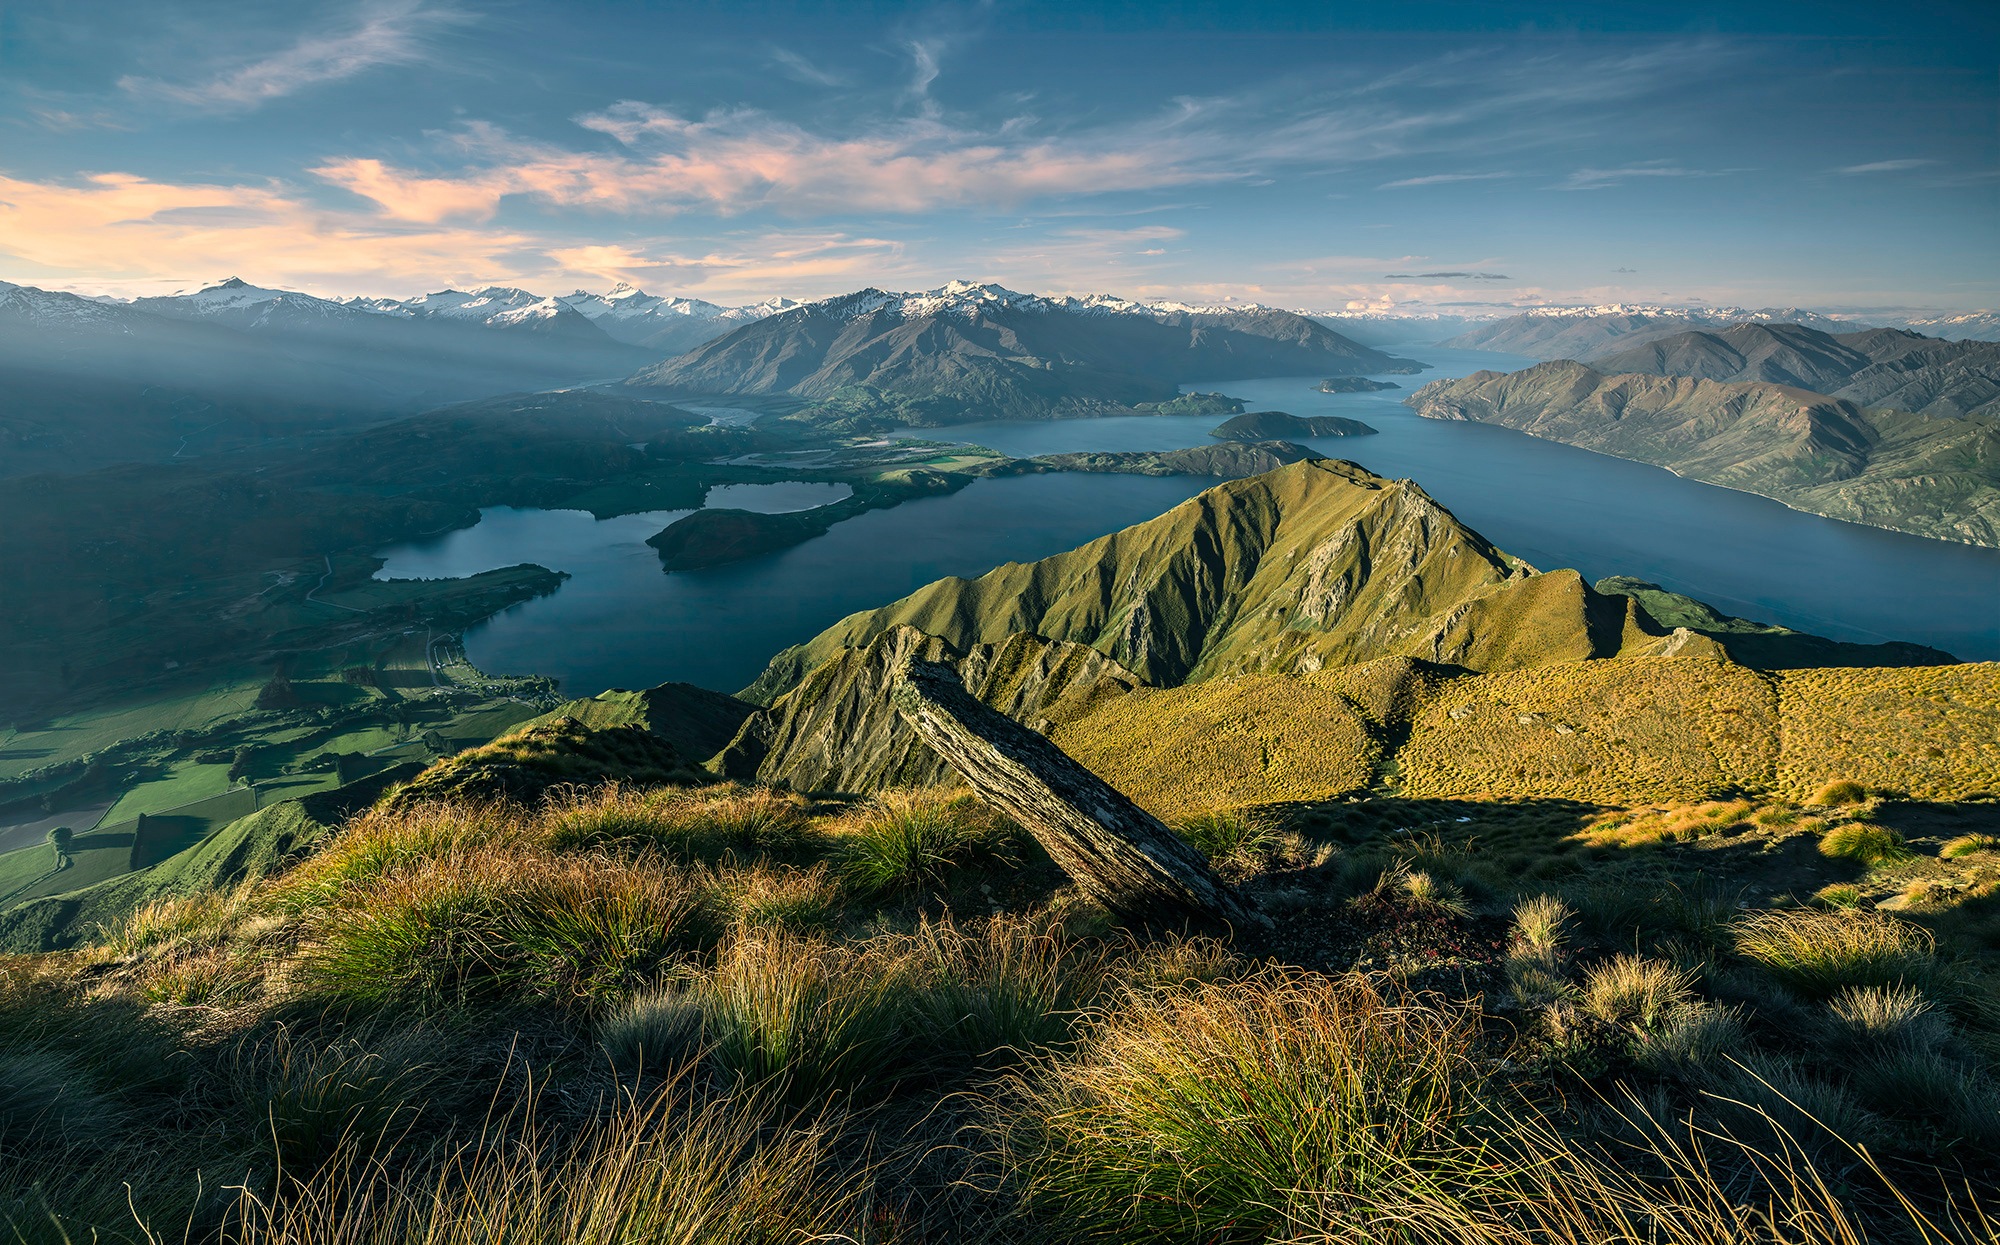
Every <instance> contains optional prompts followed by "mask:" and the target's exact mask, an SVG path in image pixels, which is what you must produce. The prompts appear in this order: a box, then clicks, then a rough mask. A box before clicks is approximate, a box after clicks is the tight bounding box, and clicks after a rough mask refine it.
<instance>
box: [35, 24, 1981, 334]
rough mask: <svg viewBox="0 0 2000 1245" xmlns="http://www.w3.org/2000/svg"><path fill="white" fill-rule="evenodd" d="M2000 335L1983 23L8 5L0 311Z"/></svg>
mask: <svg viewBox="0 0 2000 1245" xmlns="http://www.w3.org/2000/svg"><path fill="white" fill-rule="evenodd" d="M231 275H236V276H241V277H243V278H244V279H246V280H249V281H252V282H254V283H257V284H263V285H275V286H282V287H285V288H291V289H302V290H306V291H308V292H311V293H315V294H321V295H327V296H338V295H350V294H362V295H372V296H407V295H411V294H415V293H419V292H424V291H429V290H437V289H443V288H447V287H458V288H472V287H477V286H483V285H490V284H501V285H519V286H524V287H526V288H529V289H533V290H537V291H540V292H544V293H567V292H569V291H570V290H572V289H578V288H584V289H593V290H602V289H605V288H607V287H609V286H611V285H612V284H614V283H615V282H619V281H628V282H631V283H633V284H635V285H638V286H641V287H643V288H645V289H647V290H649V291H651V292H653V293H660V294H678V295H685V296H690V297H699V298H705V299H709V300H711V301H715V302H721V303H731V304H734V303H744V302H751V301H756V300H760V299H763V298H767V297H771V296H777V295H784V296H789V297H794V298H816V297H825V296H830V295H833V294H836V293H841V292H845V291H848V290H854V289H859V288H862V287H865V286H870V285H873V286H880V287H883V288H888V289H922V288H930V287H934V286H936V285H939V284H942V283H943V282H945V281H947V280H951V279H954V278H963V279H970V280H980V281H988V280H990V281H998V282H1000V283H1002V284H1005V285H1008V286H1011V287H1014V288H1017V289H1026V290H1035V291H1041V292H1067V293H1087V292H1107V293H1115V294H1122V295H1125V296H1128V297H1135V298H1178V299H1187V300H1193V301H1202V302H1215V301H1222V300H1241V301H1256V302H1263V303H1269V304H1276V305H1280V306H1287V307H1298V308H1305V309H1311V310H1342V309H1346V310H1357V311H1359V310H1379V311H1422V310H1434V311H1440V312H1445V313H1453V312H1458V313H1463V312H1468V311H1470V312H1485V311H1489V310H1491V309H1494V308H1507V307H1521V306H1534V305H1546V304H1564V305H1568V304H1580V303H1601V302H1636V303H1671V304H1688V303H1702V302H1708V303H1715V304H1722V305H1740V306H1750V307H1763V306H1794V305H1796V306H1806V307H1813V308H1819V309H1826V310H1866V309H1890V308H1894V309H1902V310H1919V309H1922V310H1944V311H1963V310H1974V309H1990V308H1994V307H1996V306H2000V5H1992V4H1964V5H1960V4H1950V3H1929V4H1927V3H1922V2H1920V0H1919V2H1917V3H1903V4H1896V5H1882V4H1865V5H1864V4H1850V3H1846V2H1845V0H1823V2H1822V3H1816V4H1791V3H1783V2H1771V3H1757V4H1745V3H1734V2H1732V3H1727V4H1721V3H1715V4H1710V3H1705V2H1704V0H1691V2H1687V3H1678V4H1649V3H1632V4H1604V3H1594V4H1573V5H1549V4H1543V5H1523V4H1509V3H1497V2H1496V3H1477V4H1422V3H1402V4H1394V3H1377V4H1343V3H1337V2H1329V0H1321V2H1320V3H1316V4H1278V3H1269V4H1258V3H1241V2H1239V3H1234V4H1194V3H1182V4H1176V3H1172V2H1171V0H1153V2H1151V3H1123V4H1088V3H1080V2H1079V3H1067V4H1041V3H1026V2H1016V3H1010V2H1007V0H993V2H991V3H976V2H975V3H949V4H898V5H876V4H868V3H862V2H860V0H846V2H843V3H838V4H806V3H797V4H776V3H759V2H757V0H736V2H734V3H692V2H684V3H660V2H658V0H653V2H642V0H563V2H561V3H552V2H544V0H502V2H493V3H482V2H478V0H324V2H317V3H315V2H309V0H300V2H296V3H275V2H265V3H256V2H253V0H221V2H216V3H192V2H176V0H144V2H137V0H88V2H83V0H78V2H73V3H71V2H61V0H0V279H6V280H11V281H15V282H19V283H22V284H32V285H39V286H43V287H46V288H57V289H72V290H77V291H79V292H86V293H111V294H119V295H135V294H156V293H164V292H169V291H172V290H177V289H186V288H195V287H198V286H201V285H204V284H210V283H213V282H214V281H217V280H220V279H222V278H224V277H227V276H231Z"/></svg>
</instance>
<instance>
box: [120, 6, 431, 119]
mask: <svg viewBox="0 0 2000 1245" xmlns="http://www.w3.org/2000/svg"><path fill="white" fill-rule="evenodd" d="M466 20H467V18H466V16H465V14H463V13H461V12H459V11H458V10H456V9H452V8H447V7H444V6H442V5H438V4H427V3H424V0H375V2H372V3H368V4H365V5H363V6H362V7H361V8H360V9H359V10H358V11H357V12H356V13H355V14H354V18H353V20H352V21H351V22H349V23H348V24H346V25H345V26H343V27H341V28H339V29H334V30H327V31H321V32H317V33H314V34H309V35H306V36H304V37H302V38H300V39H299V40H298V41H297V42H295V43H293V44H292V45H291V46H290V47H288V48H284V49H282V50H281V51H278V52H274V53H272V54H270V55H268V56H264V57H261V58H259V59H256V60H252V61H248V62H245V63H241V64H236V65H231V66H227V67H223V68H220V69H219V70H218V71H216V72H214V73H213V74H211V75H210V76H208V77H205V78H201V79H196V80H192V81H181V82H171V81H167V80H165V79H161V78H146V77H137V76H132V75H127V76H126V77H123V78H121V79H119V81H118V86H119V88H120V89H121V90H123V91H125V92H126V93H128V94H130V95H133V96H137V97H140V98H146V99H157V100H168V101H171V102H173V103H176V104H181V105H184V106H187V107H190V108H195V109H199V110H203V111H214V112H239V111H247V110H250V109H254V108H257V107H260V106H261V105H263V104H266V103H269V102H270V101H271V100H274V99H280V98H282V97H284V96H287V95H292V94H295V93H297V92H299V91H303V90H306V89H308V88H310V87H315V86H321V85H324V84H327V83H330V82H339V81H341V80H343V79H346V78H352V77H354V76H355V75H357V74H361V73H365V72H367V71H368V70H371V69H377V68H381V67H383V66H388V65H408V64H415V63H418V62H421V61H423V60H425V59H426V58H427V56H428V54H429V51H430V45H431V37H432V36H433V35H435V34H436V33H437V32H439V31H441V30H443V29H445V28H446V27H449V26H452V25H456V24H458V23H461V22H464V21H466Z"/></svg>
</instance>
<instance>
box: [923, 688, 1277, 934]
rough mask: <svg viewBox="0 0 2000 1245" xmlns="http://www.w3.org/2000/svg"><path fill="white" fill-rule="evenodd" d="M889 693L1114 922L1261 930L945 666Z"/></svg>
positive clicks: (1104, 788)
mask: <svg viewBox="0 0 2000 1245" xmlns="http://www.w3.org/2000/svg"><path fill="white" fill-rule="evenodd" d="M890 694H891V697H892V699H893V700H894V702H895V705H896V709H897V711H898V712H900V713H901V714H902V715H903V718H904V720H905V721H907V722H908V723H909V724H910V725H911V727H913V728H914V729H915V730H916V732H917V733H918V734H919V735H920V736H922V737H923V740H924V742H925V743H926V744H928V745H930V747H931V749H932V750H933V751H934V752H936V753H937V754H938V755H939V756H941V757H943V758H944V759H945V761H946V762H947V763H949V764H950V765H951V767H952V768H953V769H954V770H956V771H957V772H958V773H959V775H960V776H961V777H963V778H964V779H965V781H966V782H968V783H970V784H971V786H972V789H973V790H974V791H976V792H977V793H978V794H979V796H980V798H982V799H984V800H985V801H986V802H987V803H989V804H991V805H993V806H994V807H995V808H998V809H999V810H1000V811H1002V812H1004V813H1006V814H1007V815H1008V816H1009V817H1012V818H1013V819H1014V820H1015V821H1017V822H1019V823H1020V824H1021V826H1022V827H1023V828H1025V829H1026V830H1027V831H1028V833H1030V834H1032V835H1034V836H1035V840H1036V841H1037V842H1038V843H1040V844H1041V845H1042V847H1043V848H1044V849H1046V850H1047V851H1048V853H1049V855H1050V856H1051V857H1053V858H1054V860H1055V862H1056V863H1057V864H1058V865H1061V866H1062V868H1063V870H1064V871H1065V872H1067V873H1068V874H1069V875H1070V877H1071V878H1073V879H1074V880H1075V881H1076V884H1077V885H1078V886H1079V887H1081V888H1082V889H1083V890H1084V892H1085V893H1086V894H1088V895H1090V896H1091V897H1092V898H1093V899H1096V900H1097V901H1098V902H1099V903H1102V904H1103V905H1104V906H1105V907H1107V908H1109V909H1111V910H1112V911H1113V912H1115V913H1117V914H1118V915H1119V916H1121V917H1124V918H1126V919H1127V920H1131V921H1134V922H1137V923H1140V924H1146V925H1166V926H1173V925H1182V924H1187V923H1189V922H1193V923H1196V924H1201V925H1211V926H1212V925H1218V924H1220V925H1228V926H1237V927H1241V926H1246V925H1261V924H1268V921H1266V919H1265V918H1264V917H1263V916H1262V915H1261V914H1259V913H1257V912H1255V911H1254V910H1253V909H1251V908H1250V907H1249V906H1248V905H1246V904H1245V903H1244V902H1243V900H1242V899H1241V898H1239V897H1238V896H1237V894H1236V892H1235V891H1233V890H1231V889H1230V888H1229V886H1228V885H1226V884H1225V883H1224V882H1223V881H1222V880H1221V879H1220V878H1218V877H1216V876H1215V874H1214V872H1213V871H1212V870H1210V869H1209V867H1208V862H1207V861H1206V860H1205V859H1203V857H1202V855H1201V853H1200V852H1198V851H1196V850H1195V849H1194V848H1192V847H1190V846H1189V845H1188V844H1187V842H1186V841H1185V840H1184V839H1182V838H1181V837H1180V836H1179V835H1177V834H1175V833H1174V832H1173V831H1172V830H1169V829H1168V828H1167V827H1166V826H1164V825H1162V824H1161V823H1160V821H1159V820H1158V819H1157V818H1155V817H1154V816H1153V815H1152V814H1150V813H1148V812H1146V811H1145V810H1144V809H1142V808H1140V807H1139V806H1138V805H1136V804H1134V803H1132V801H1131V800H1129V799H1127V798H1126V797H1125V796H1124V795H1122V794H1120V793H1119V792H1118V791H1117V790H1116V789H1114V788H1113V787H1112V786H1111V785H1110V784H1109V783H1107V782H1105V781H1104V780H1103V779H1102V778H1099V777H1098V776H1097V775H1095V774H1093V773H1091V772H1090V771H1089V770H1087V769H1085V768H1084V767H1083V766H1081V765H1079V764H1077V763H1076V762H1075V761H1074V760H1071V759H1070V757H1069V756H1068V754H1066V753H1065V752H1063V750H1062V749H1060V748H1058V747H1056V746H1055V745H1054V744H1053V743H1051V742H1049V741H1048V740H1047V739H1045V738H1043V737H1042V736H1040V735H1038V734H1036V733H1035V732H1034V731H1031V730H1029V729H1028V728H1027V727H1025V726H1022V725H1021V724H1020V723H1018V722H1016V721H1014V719H1012V718H1010V717H1008V716H1007V715H1005V714H1003V713H999V712H997V711H995V710H993V709H990V708H988V707H987V706H986V705H984V704H982V703H981V702H980V701H979V700H978V699H977V698H975V697H974V696H973V695H972V694H971V693H969V692H967V691H966V690H965V685H964V684H963V683H961V682H960V681H959V677H958V673H957V671H955V670H953V669H952V668H951V667H950V666H947V665H942V664H939V663H936V662H923V661H912V662H910V663H909V664H908V665H907V666H905V667H904V669H903V670H902V671H900V672H899V674H898V677H897V679H896V681H895V685H894V688H893V690H892V692H891V693H890Z"/></svg>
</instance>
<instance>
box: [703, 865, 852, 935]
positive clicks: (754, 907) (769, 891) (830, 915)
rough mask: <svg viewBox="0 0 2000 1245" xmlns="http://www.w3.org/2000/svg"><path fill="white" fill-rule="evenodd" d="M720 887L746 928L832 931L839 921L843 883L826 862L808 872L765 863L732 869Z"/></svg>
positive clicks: (806, 869)
mask: <svg viewBox="0 0 2000 1245" xmlns="http://www.w3.org/2000/svg"><path fill="white" fill-rule="evenodd" d="M718 884H719V885H720V887H721V890H722V893H723V895H724V897H725V900H726V902H727V903H728V905H729V907H730V908H731V909H733V910H734V912H735V914H736V919H737V920H738V921H741V922H742V923H743V924H745V925H750V926H763V925H775V926H780V927H783V928H785V929H791V930H798V931H802V932H810V931H814V930H825V929H830V928H832V927H833V926H834V925H835V924H837V923H838V921H839V919H840V915H841V899H842V895H841V889H840V883H839V881H838V880H836V879H835V878H834V876H833V872H832V870H831V869H829V868H828V867H827V865H826V863H825V862H824V861H822V862H820V863H819V864H815V865H813V866H811V867H810V868H805V869H800V868H795V867H793V866H789V865H762V864H760V865H756V866H752V867H748V868H736V869H731V870H729V871H727V872H725V873H723V874H722V875H721V876H720V878H719V880H718Z"/></svg>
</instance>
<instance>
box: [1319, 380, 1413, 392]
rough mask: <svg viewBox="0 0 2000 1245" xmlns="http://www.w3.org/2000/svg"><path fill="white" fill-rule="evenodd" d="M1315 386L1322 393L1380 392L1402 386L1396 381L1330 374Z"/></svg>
mask: <svg viewBox="0 0 2000 1245" xmlns="http://www.w3.org/2000/svg"><path fill="white" fill-rule="evenodd" d="M1315 388H1316V389H1318V390H1319V392H1321V393H1380V392H1382V391H1383V390H1384V389H1401V388H1402V386H1401V385H1399V384H1396V383H1395V382H1394V381H1388V380H1369V379H1368V378H1367V377H1366V376H1329V377H1327V378H1326V379H1325V380H1323V381H1321V382H1320V383H1319V384H1318V385H1317V386H1315Z"/></svg>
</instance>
